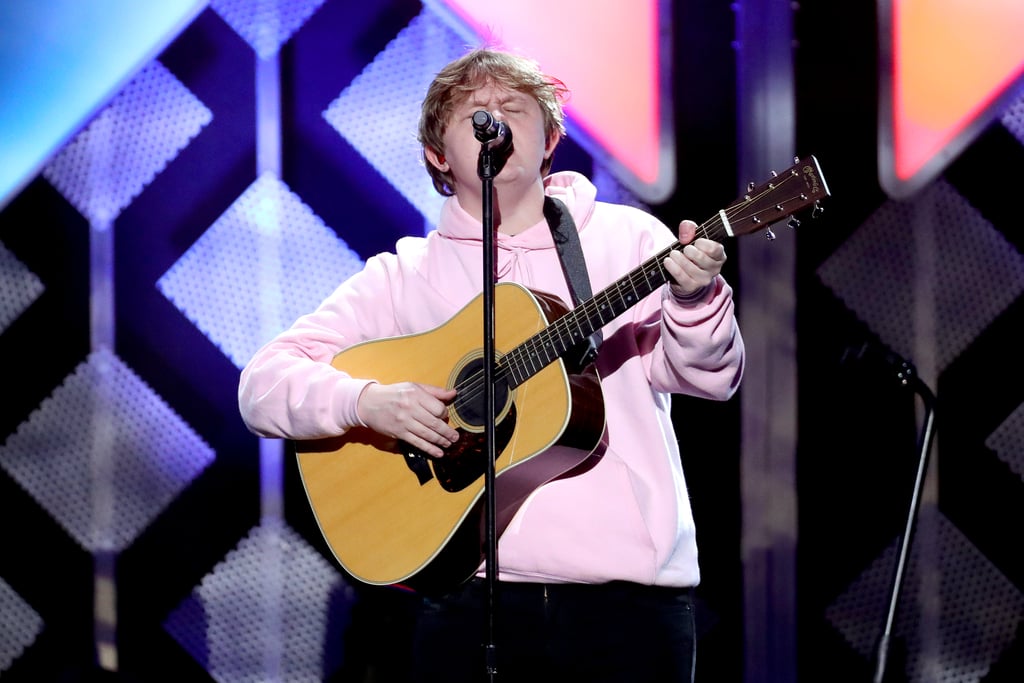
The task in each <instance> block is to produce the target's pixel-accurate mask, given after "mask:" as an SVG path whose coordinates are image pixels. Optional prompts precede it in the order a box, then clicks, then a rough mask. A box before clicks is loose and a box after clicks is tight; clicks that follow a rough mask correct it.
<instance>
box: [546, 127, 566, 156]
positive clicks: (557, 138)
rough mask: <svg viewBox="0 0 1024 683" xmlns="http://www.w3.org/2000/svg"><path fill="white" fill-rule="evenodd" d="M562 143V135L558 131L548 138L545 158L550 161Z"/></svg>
mask: <svg viewBox="0 0 1024 683" xmlns="http://www.w3.org/2000/svg"><path fill="white" fill-rule="evenodd" d="M561 141H562V134H561V133H559V132H558V131H557V130H556V131H555V132H554V133H552V134H551V135H550V136H549V137H548V143H547V144H546V145H544V158H545V159H550V158H551V155H552V154H554V153H555V147H558V143H559V142H561Z"/></svg>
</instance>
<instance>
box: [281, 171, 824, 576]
mask: <svg viewBox="0 0 1024 683" xmlns="http://www.w3.org/2000/svg"><path fill="white" fill-rule="evenodd" d="M828 195H829V191H828V187H827V185H826V184H825V178H824V176H823V175H822V173H821V169H820V167H819V165H818V162H817V159H815V158H814V157H813V156H811V157H807V158H805V159H803V160H797V163H796V164H795V165H794V166H792V167H791V168H789V169H787V170H786V171H785V172H783V173H779V174H773V177H772V178H771V179H770V180H769V181H768V182H766V183H764V184H762V185H760V186H757V187H755V186H754V185H753V184H751V186H750V187H749V188H748V191H747V192H746V193H745V194H744V195H743V196H742V197H740V198H739V199H737V200H736V201H735V202H734V203H733V204H731V205H730V206H729V207H728V208H725V209H723V210H721V211H719V212H718V214H717V215H715V216H713V217H712V218H711V219H709V220H708V221H706V222H705V223H704V224H702V225H701V226H699V228H698V230H697V236H698V237H707V238H710V239H714V240H717V241H723V240H724V239H725V238H728V237H733V236H738V235H745V234H750V233H754V232H760V231H762V230H766V231H767V235H768V237H769V238H774V234H773V233H772V232H771V226H772V225H773V224H775V223H777V222H779V221H781V220H783V219H787V218H789V219H790V221H791V223H793V222H795V221H796V219H795V217H794V214H795V213H796V212H797V211H800V210H802V209H804V208H806V207H808V206H813V207H814V210H815V212H817V211H820V208H821V207H820V204H819V203H818V202H819V201H820V200H821V199H822V198H824V197H827V196H828ZM682 246H683V245H682V244H680V243H679V242H678V241H676V242H675V243H673V244H671V245H670V246H668V247H667V248H665V249H664V250H662V251H661V252H659V253H657V254H655V255H654V256H652V257H651V258H650V259H648V260H647V261H645V262H644V263H642V264H641V265H640V266H638V267H637V268H635V269H634V270H633V271H631V272H630V273H628V274H627V275H625V276H624V277H622V278H621V279H619V280H617V281H616V282H614V283H612V284H611V285H609V286H608V287H606V288H605V289H604V290H602V291H600V292H598V293H597V294H595V295H594V296H593V297H591V298H590V299H588V300H587V301H584V302H583V303H581V304H580V305H579V306H577V307H576V308H575V309H573V310H568V309H567V307H566V306H565V305H564V304H563V303H562V302H561V300H560V299H558V298H557V297H554V296H551V295H549V294H546V293H543V292H536V291H532V290H529V289H527V288H525V287H523V286H521V285H518V284H515V283H499V284H497V285H495V289H494V310H495V311H496V312H497V313H498V314H497V315H496V316H495V320H496V322H495V342H494V350H495V352H494V353H495V355H494V361H495V365H494V367H493V368H492V373H491V380H492V385H493V387H494V403H493V406H494V410H495V418H494V422H493V425H494V436H493V439H494V443H493V448H494V450H493V451H491V452H493V453H494V457H495V461H494V479H493V481H494V497H495V519H496V523H495V527H496V532H497V533H498V534H500V533H501V531H503V530H504V529H505V527H506V526H507V524H508V522H509V521H510V520H511V518H512V516H513V515H514V514H515V513H516V511H517V510H518V508H519V506H520V505H521V504H522V502H523V501H524V500H525V499H526V497H527V496H529V495H530V493H531V492H533V491H534V490H535V489H536V488H537V487H539V486H541V485H543V484H544V483H546V482H549V481H551V480H553V479H555V478H557V477H562V476H571V475H572V474H574V473H576V472H577V471H582V470H585V469H586V468H587V467H588V466H589V465H590V464H592V462H593V458H596V457H598V455H597V454H598V453H599V451H600V446H601V437H602V433H603V431H604V404H603V399H602V396H601V387H600V380H599V378H598V375H597V373H596V371H595V370H594V367H593V364H588V365H583V366H582V367H578V365H581V364H577V363H574V362H573V361H572V358H573V357H574V356H575V355H576V353H575V351H576V350H577V349H579V348H581V345H583V344H585V343H586V340H587V339H589V337H590V336H591V335H592V334H593V333H594V332H595V331H597V330H599V329H600V328H601V327H603V326H604V325H605V324H606V323H608V322H610V321H612V320H613V319H615V318H616V317H618V316H619V315H621V314H622V313H624V312H625V311H627V310H628V309H630V308H631V307H632V306H634V305H635V304H637V303H638V302H639V301H641V300H642V299H643V298H644V297H646V296H648V295H649V294H651V293H652V292H654V291H655V290H657V289H658V288H659V287H661V286H662V285H664V284H665V283H666V282H667V281H668V280H669V279H670V276H669V275H668V272H667V271H666V270H665V268H664V265H663V264H664V261H665V258H666V257H667V256H668V254H669V252H670V251H671V250H673V249H681V248H682ZM482 319H483V301H482V295H480V296H478V297H477V298H475V299H474V300H473V301H471V302H470V303H469V304H467V305H466V307H465V308H463V309H462V310H461V311H460V312H459V313H457V314H456V315H455V316H454V317H452V318H451V319H450V320H448V321H447V322H445V323H444V324H442V325H441V326H439V327H437V328H435V329H433V330H430V331H428V332H423V333H420V334H413V335H406V336H400V337H392V338H386V339H380V340H376V341H369V342H364V343H361V344H357V345H354V346H352V347H349V348H347V349H345V350H343V351H341V352H340V353H338V354H337V356H335V358H334V359H333V361H332V365H334V366H335V367H337V368H344V370H345V371H346V372H348V373H349V374H350V375H352V376H354V377H372V378H374V379H376V380H377V381H379V382H382V383H393V382H402V381H415V382H422V383H426V384H433V385H436V386H443V387H449V388H452V387H453V388H455V389H457V391H458V394H457V396H456V398H455V400H454V401H453V402H452V404H451V405H450V406H449V411H448V412H449V422H450V424H451V425H452V426H453V427H455V428H456V429H457V430H458V431H459V432H460V436H459V439H458V441H457V442H456V443H455V444H453V445H452V446H451V447H450V448H448V449H447V450H446V451H445V456H444V457H443V458H432V457H429V456H427V455H425V454H423V453H421V452H419V451H418V450H416V449H414V448H412V447H410V446H409V445H408V444H406V443H404V442H401V441H396V440H394V439H390V438H388V437H385V436H383V435H381V434H379V433H377V432H374V431H373V430H370V429H367V428H360V427H356V428H352V429H349V430H348V431H347V432H346V433H345V434H344V435H342V436H339V437H335V438H330V439H321V440H309V441H297V442H295V443H294V448H295V454H296V458H297V459H298V466H299V472H300V475H301V479H302V484H303V487H304V488H305V491H306V494H307V496H308V498H309V503H310V505H311V506H312V510H313V513H314V515H315V517H316V521H317V524H318V525H319V527H320V530H321V532H322V533H323V536H324V539H325V540H326V542H327V545H328V547H329V548H330V550H331V552H332V553H333V554H334V555H335V558H336V559H337V561H338V562H339V563H340V564H341V566H342V567H343V568H344V569H345V571H347V572H348V573H349V574H351V575H352V576H353V577H355V578H356V579H358V580H359V581H362V582H365V583H368V584H376V585H385V584H404V585H406V586H410V587H412V588H415V589H417V590H421V591H425V592H430V591H437V590H442V589H445V588H450V587H454V586H457V585H458V584H459V583H461V582H462V581H465V580H466V579H468V578H469V577H471V576H472V575H473V574H474V573H475V572H476V571H477V569H478V568H479V567H480V565H481V563H482V562H483V560H484V555H485V553H484V539H485V536H484V522H485V519H484V518H485V509H484V504H485V496H484V493H485V479H486V477H485V474H486V470H487V452H488V449H487V447H486V446H487V438H486V434H485V426H486V424H487V421H486V420H485V419H484V416H485V415H486V409H485V404H486V403H485V396H486V394H485V388H486V387H485V382H484V378H485V373H484V367H483V348H482V345H483V342H482V332H481V328H482V324H481V320H482Z"/></svg>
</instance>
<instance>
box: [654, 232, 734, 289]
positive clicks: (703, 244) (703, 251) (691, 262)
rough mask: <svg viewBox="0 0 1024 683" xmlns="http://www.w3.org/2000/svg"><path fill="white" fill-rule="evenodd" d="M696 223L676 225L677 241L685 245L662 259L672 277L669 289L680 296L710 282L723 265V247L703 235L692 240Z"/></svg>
mask: <svg viewBox="0 0 1024 683" xmlns="http://www.w3.org/2000/svg"><path fill="white" fill-rule="evenodd" d="M696 234H697V224H696V223H694V222H693V221H683V222H681V223H680V224H679V242H680V243H682V244H685V245H686V246H685V247H683V248H682V249H673V250H672V252H671V253H670V254H669V256H668V258H666V259H665V270H667V271H668V274H669V275H671V276H672V279H673V281H674V282H672V283H670V284H671V286H672V289H673V290H674V291H675V293H676V294H678V295H679V296H683V297H685V296H688V295H690V294H693V293H695V292H697V291H698V290H700V289H702V288H704V287H706V286H708V285H709V284H711V282H712V280H714V279H715V277H716V276H717V275H718V274H719V273H721V272H722V266H723V265H725V258H726V257H725V247H724V246H723V245H722V244H721V243H720V242H716V241H714V240H711V239H707V238H706V237H699V238H697V239H696V240H695V239H693V238H694V235H696Z"/></svg>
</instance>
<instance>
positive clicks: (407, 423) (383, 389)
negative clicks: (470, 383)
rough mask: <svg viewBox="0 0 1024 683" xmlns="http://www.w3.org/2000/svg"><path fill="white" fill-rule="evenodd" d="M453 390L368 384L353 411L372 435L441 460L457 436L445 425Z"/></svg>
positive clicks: (431, 386)
mask: <svg viewBox="0 0 1024 683" xmlns="http://www.w3.org/2000/svg"><path fill="white" fill-rule="evenodd" d="M455 394H456V391H455V389H444V388H442V387H437V386H433V385H430V384H418V383H415V382H400V383H398V384H376V383H374V384H368V385H367V386H366V388H365V389H363V393H362V394H360V395H359V402H358V404H357V405H356V410H358V411H359V417H360V418H361V419H362V420H363V423H364V424H365V425H366V426H367V427H369V428H370V429H372V430H373V431H375V432H379V433H381V434H384V435H385V436H390V437H393V438H395V439H400V440H401V441H405V442H406V443H408V444H409V445H410V446H412V447H413V448H417V449H419V450H420V451H422V452H424V453H426V454H427V455H431V456H433V457H435V458H440V457H441V456H442V455H444V451H443V450H442V449H444V448H447V447H448V446H451V445H452V444H453V443H455V441H456V440H458V438H459V433H458V432H457V431H456V430H454V429H452V427H451V426H450V425H449V424H448V420H447V418H448V404H449V403H450V402H451V401H452V399H454V398H455Z"/></svg>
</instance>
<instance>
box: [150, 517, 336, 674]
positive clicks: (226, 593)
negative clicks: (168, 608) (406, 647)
mask: <svg viewBox="0 0 1024 683" xmlns="http://www.w3.org/2000/svg"><path fill="white" fill-rule="evenodd" d="M346 592H351V588H349V587H348V586H347V585H346V584H345V582H344V580H343V579H342V577H341V575H340V574H339V573H338V572H337V571H336V570H335V568H334V567H333V566H332V565H331V564H329V563H328V562H327V561H326V560H325V559H324V558H323V556H321V555H320V554H319V553H318V552H317V551H316V550H315V549H313V548H312V547H311V546H309V545H308V544H307V543H306V542H305V541H304V540H303V539H302V538H301V537H300V536H299V535H298V534H296V533H295V532H294V531H293V530H291V529H290V528H289V527H287V526H284V525H275V524H267V523H264V524H262V525H260V526H258V527H256V528H254V529H253V530H252V531H251V533H250V534H249V535H248V536H247V537H246V538H244V539H242V541H241V542H240V543H239V544H238V546H237V547H236V548H235V549H234V550H232V551H231V552H229V553H228V555H227V556H226V557H225V558H224V559H223V561H221V562H220V563H219V564H218V565H217V566H216V567H214V569H213V571H212V572H210V573H209V574H208V575H207V576H206V577H205V578H204V579H203V581H202V583H201V584H200V585H199V586H198V587H197V588H196V589H195V590H194V591H193V592H192V595H191V596H189V598H188V599H187V600H185V601H184V602H183V603H181V604H180V605H179V606H178V607H177V608H176V609H175V610H174V611H173V612H172V613H171V615H170V616H169V617H168V619H167V621H166V622H165V624H164V628H165V629H166V630H167V632H168V633H170V634H171V636H172V637H173V638H174V639H175V640H176V641H177V642H178V643H179V644H180V645H181V646H182V647H183V648H184V649H185V650H187V651H188V653H189V654H190V655H192V657H193V658H195V659H196V660H197V661H199V662H200V663H201V664H202V665H203V666H204V667H205V668H206V669H207V671H209V672H210V674H211V675H212V676H213V678H214V680H216V681H219V682H220V683H241V682H244V681H252V682H256V681H265V680H268V677H269V680H282V681H294V682H295V683H300V682H302V681H309V683H314V682H316V681H323V680H327V679H328V677H329V676H330V674H331V673H332V671H331V670H330V666H331V663H330V662H328V661H326V660H325V659H324V648H323V644H324V643H325V642H330V641H332V640H334V641H337V640H340V635H338V634H337V633H335V634H334V635H333V637H332V635H331V633H330V632H329V629H333V628H339V627H343V624H339V623H338V621H339V617H338V615H332V614H329V611H328V607H329V606H330V605H332V604H337V603H344V604H347V603H348V602H350V600H348V601H346V600H336V599H335V598H334V597H333V596H335V595H336V594H342V595H345V594H346ZM351 597H352V596H349V598H351ZM340 620H341V621H345V620H347V615H346V616H344V617H341V618H340ZM269 672H273V674H271V673H269Z"/></svg>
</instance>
